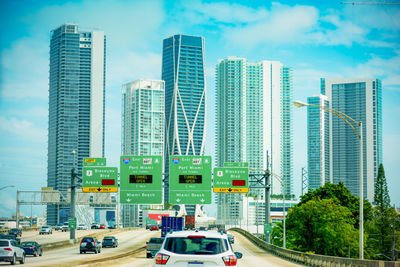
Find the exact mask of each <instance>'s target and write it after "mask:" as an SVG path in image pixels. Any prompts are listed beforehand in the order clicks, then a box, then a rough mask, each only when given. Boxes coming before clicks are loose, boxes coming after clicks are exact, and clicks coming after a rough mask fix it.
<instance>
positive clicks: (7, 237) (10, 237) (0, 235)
mask: <svg viewBox="0 0 400 267" xmlns="http://www.w3.org/2000/svg"><path fill="white" fill-rule="evenodd" d="M0 239H8V240H15V241H17V243H18V245H19V244H20V243H21V239H19V238H17V236H16V235H13V234H11V235H8V234H7V235H5V234H0Z"/></svg>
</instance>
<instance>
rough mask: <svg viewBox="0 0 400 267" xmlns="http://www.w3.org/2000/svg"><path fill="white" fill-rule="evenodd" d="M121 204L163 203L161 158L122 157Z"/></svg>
mask: <svg viewBox="0 0 400 267" xmlns="http://www.w3.org/2000/svg"><path fill="white" fill-rule="evenodd" d="M120 172H121V174H120V202H121V203H122V204H161V203H162V158H161V156H121V160H120Z"/></svg>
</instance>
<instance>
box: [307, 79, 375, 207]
mask: <svg viewBox="0 0 400 267" xmlns="http://www.w3.org/2000/svg"><path fill="white" fill-rule="evenodd" d="M321 94H324V95H326V97H327V99H328V100H329V105H330V108H332V109H335V110H338V111H340V112H343V113H344V114H346V115H348V116H350V117H351V118H353V119H354V120H356V121H358V122H360V121H362V126H363V131H362V132H363V144H362V145H363V155H362V156H363V169H364V173H363V178H364V196H365V198H367V199H368V200H369V201H371V202H372V201H373V199H374V186H375V178H376V176H377V174H378V168H379V164H380V163H381V162H382V85H381V81H380V80H379V79H325V78H322V79H321ZM308 108H309V109H311V107H308ZM328 114H329V123H328V124H324V127H329V129H328V130H327V129H326V128H325V129H324V128H320V131H323V132H328V133H329V157H328V156H325V158H324V161H325V162H327V161H328V160H329V175H330V177H329V180H330V181H332V182H333V183H339V182H343V183H344V184H345V185H346V187H347V188H349V190H350V191H351V192H352V193H353V194H354V195H356V196H359V193H360V192H359V186H360V184H359V177H360V172H359V169H360V168H359V162H360V161H359V156H360V152H359V139H358V137H357V135H356V134H355V132H354V131H353V129H352V128H351V127H350V126H349V125H348V124H347V123H346V122H345V121H343V120H342V119H340V118H339V117H338V116H336V115H333V114H332V113H328ZM309 127H314V128H316V126H315V125H314V124H313V123H312V122H309ZM320 127H322V125H320ZM355 129H356V130H357V131H359V129H358V126H355ZM309 140H310V137H309ZM325 154H326V153H325ZM309 162H310V161H309ZM313 164H319V165H321V162H315V163H313ZM309 168H310V166H309ZM311 168H315V166H311Z"/></svg>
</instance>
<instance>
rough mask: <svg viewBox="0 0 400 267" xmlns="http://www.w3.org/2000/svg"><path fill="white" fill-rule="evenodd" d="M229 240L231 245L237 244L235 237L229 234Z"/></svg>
mask: <svg viewBox="0 0 400 267" xmlns="http://www.w3.org/2000/svg"><path fill="white" fill-rule="evenodd" d="M228 240H229V242H230V243H231V244H233V243H235V237H234V236H233V235H231V234H228Z"/></svg>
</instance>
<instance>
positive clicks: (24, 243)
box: [21, 242, 35, 246]
mask: <svg viewBox="0 0 400 267" xmlns="http://www.w3.org/2000/svg"><path fill="white" fill-rule="evenodd" d="M34 245H35V243H34V242H22V243H21V246H34Z"/></svg>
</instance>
